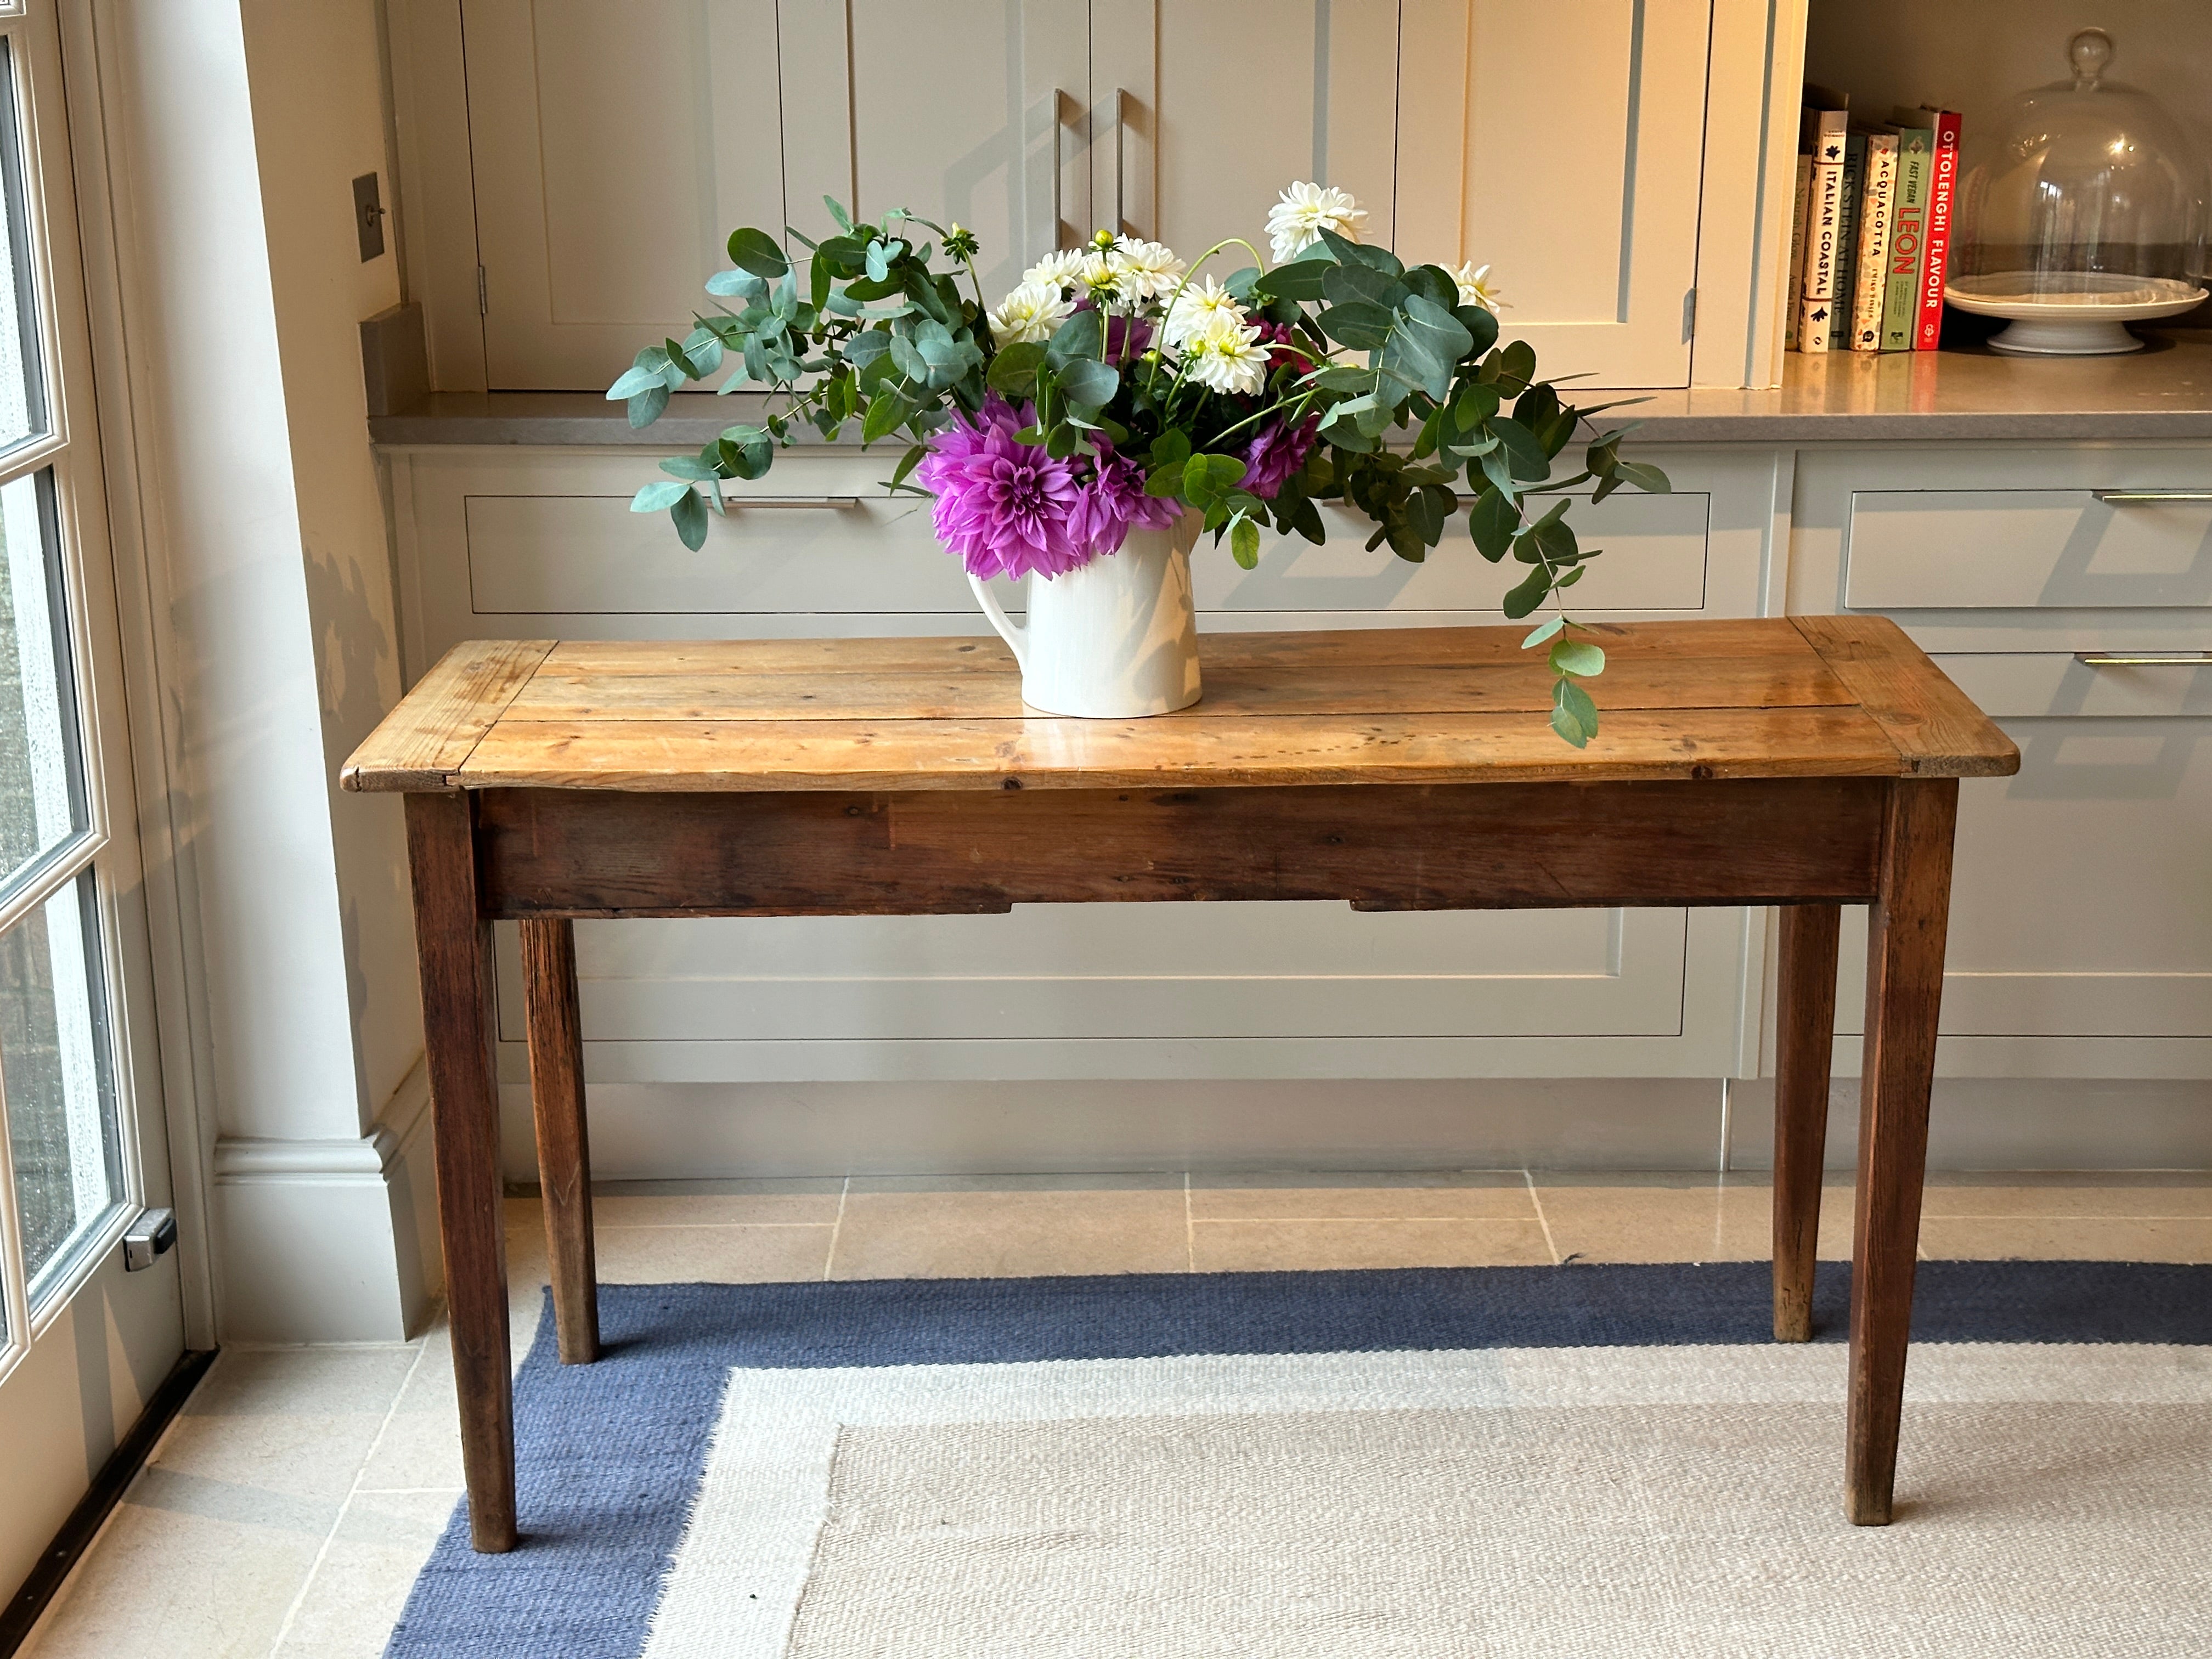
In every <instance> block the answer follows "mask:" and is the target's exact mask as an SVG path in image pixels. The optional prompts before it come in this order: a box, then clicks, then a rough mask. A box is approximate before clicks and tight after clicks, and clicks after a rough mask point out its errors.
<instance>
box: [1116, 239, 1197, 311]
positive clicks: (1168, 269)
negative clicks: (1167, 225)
mask: <svg viewBox="0 0 2212 1659" xmlns="http://www.w3.org/2000/svg"><path fill="white" fill-rule="evenodd" d="M1106 259H1107V263H1108V264H1112V265H1115V266H1116V267H1118V268H1119V270H1121V297H1122V298H1123V299H1125V300H1127V301H1128V302H1129V303H1130V304H1132V305H1139V304H1141V303H1143V302H1144V301H1146V300H1156V299H1158V298H1159V297H1160V296H1161V295H1164V294H1172V293H1174V292H1175V287H1176V283H1179V282H1181V281H1182V274H1183V272H1184V271H1185V270H1188V266H1186V265H1185V264H1183V262H1182V260H1180V259H1178V258H1176V256H1175V250H1174V249H1173V248H1170V247H1165V246H1162V245H1161V244H1160V243H1158V242H1142V241H1138V240H1133V239H1131V238H1124V239H1122V240H1119V241H1117V242H1115V244H1114V246H1112V247H1111V248H1109V249H1108V250H1107V253H1106Z"/></svg>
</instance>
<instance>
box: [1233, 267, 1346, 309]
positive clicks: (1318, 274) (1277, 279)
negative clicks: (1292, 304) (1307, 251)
mask: <svg viewBox="0 0 2212 1659" xmlns="http://www.w3.org/2000/svg"><path fill="white" fill-rule="evenodd" d="M1335 264H1336V262H1335V261H1334V260H1333V259H1315V258H1296V259H1292V260H1290V261H1288V262H1287V263H1285V264H1279V265H1277V266H1276V267H1275V268H1274V269H1273V270H1271V271H1268V272H1267V273H1266V274H1265V275H1264V276H1261V277H1259V278H1258V279H1257V280H1256V281H1255V282H1254V283H1253V284H1252V291H1253V293H1255V294H1256V295H1261V297H1263V298H1266V299H1270V300H1296V301H1314V300H1318V299H1320V298H1321V295H1322V281H1323V280H1324V279H1325V278H1326V277H1327V276H1328V273H1329V272H1330V271H1331V270H1334V269H1335Z"/></svg>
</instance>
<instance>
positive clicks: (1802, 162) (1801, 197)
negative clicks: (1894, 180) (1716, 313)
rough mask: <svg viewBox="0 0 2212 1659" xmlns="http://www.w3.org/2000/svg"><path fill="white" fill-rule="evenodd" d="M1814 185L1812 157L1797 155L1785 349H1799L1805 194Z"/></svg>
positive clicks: (1783, 318)
mask: <svg viewBox="0 0 2212 1659" xmlns="http://www.w3.org/2000/svg"><path fill="white" fill-rule="evenodd" d="M1812 185H1813V158H1812V157H1811V156H1810V155H1800V156H1799V157H1798V158H1797V207H1796V212H1795V213H1793V214H1792V215H1791V216H1790V303H1789V305H1788V306H1787V307H1785V308H1784V311H1783V313H1782V349H1784V351H1795V350H1796V349H1797V306H1798V302H1799V301H1802V300H1803V299H1804V297H1805V198H1806V197H1807V196H1808V194H1809V193H1810V192H1811V190H1812Z"/></svg>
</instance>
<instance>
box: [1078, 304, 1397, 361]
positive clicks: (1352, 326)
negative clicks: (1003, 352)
mask: <svg viewBox="0 0 2212 1659" xmlns="http://www.w3.org/2000/svg"><path fill="white" fill-rule="evenodd" d="M1077 314H1078V315H1081V314H1082V313H1077ZM1316 321H1317V322H1319V323H1320V325H1321V326H1322V332H1324V333H1325V334H1327V335H1328V337H1329V338H1330V339H1332V340H1334V341H1335V342H1336V343H1338V344H1339V345H1346V346H1350V347H1351V348H1352V349H1353V350H1355V351H1379V350H1381V349H1383V345H1384V343H1386V342H1388V341H1389V337H1390V331H1391V330H1392V329H1393V328H1395V327H1396V326H1397V322H1398V319H1397V314H1396V313H1395V312H1392V311H1390V310H1389V309H1388V308H1386V307H1383V306H1378V305H1376V304H1374V303H1373V302H1372V301H1365V300H1357V301H1353V302H1352V304H1350V305H1342V306H1333V307H1330V308H1329V309H1328V310H1327V311H1324V312H1322V314H1321V315H1320V317H1318V318H1317V319H1316Z"/></svg>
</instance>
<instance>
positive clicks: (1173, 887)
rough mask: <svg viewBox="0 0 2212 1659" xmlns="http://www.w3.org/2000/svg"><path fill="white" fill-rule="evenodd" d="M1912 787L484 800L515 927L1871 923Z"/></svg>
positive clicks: (1643, 785)
mask: <svg viewBox="0 0 2212 1659" xmlns="http://www.w3.org/2000/svg"><path fill="white" fill-rule="evenodd" d="M1889 787H1890V786H1889V784H1888V782H1887V781H1885V780H1881V779H1857V778H1808V779H1798V778H1777V779H1766V780H1761V781H1747V782H1741V783H1729V782H1715V783H1711V784H1699V785H1696V786H1694V787H1683V786H1681V785H1680V784H1673V783H1663V782H1661V783H1655V782H1648V781H1642V782H1629V783H1599V784H1583V783H1531V784H1443V785H1436V786H1431V787H1419V788H1404V789H1370V788H1362V787H1308V788H1296V789H1198V790H1173V791H1136V790H1130V791H1108V790H1060V789H1056V790H1039V791H1034V792H1030V791H1024V792H1019V793H973V792H970V793H959V792H955V791H950V790H921V791H915V792H913V793H906V794H890V795H852V794H837V793H802V794H751V793H722V794H708V793H691V794H641V793H623V792H615V791H607V792H599V791H589V790H565V789H496V790H489V791H487V792H485V793H483V795H482V796H481V797H479V798H478V799H479V801H480V806H479V813H478V818H477V848H478V856H479V858H480V860H481V861H482V865H483V872H484V884H485V887H486V889H487V890H488V891H489V892H490V893H491V894H493V895H495V897H494V899H493V905H494V908H495V913H496V914H498V915H503V916H533V915H597V916H613V915H962V914H989V913H994V912H1002V911H1005V910H1007V909H1010V908H1012V907H1013V906H1014V905H1017V904H1036V903H1084V902H1109V903H1124V902H1158V901H1166V902H1204V901H1212V900H1231V899H1321V900H1331V899H1333V900H1337V901H1341V902H1350V903H1352V905H1353V906H1355V907H1356V908H1362V909H1374V910H1392V909H1458V908H1524V907H1542V906H1555V905H1602V904H1619V903H1646V904H1757V903H1765V902H1799V901H1805V900H1826V901H1833V902H1843V903H1851V902H1859V903H1863V902H1866V901H1867V900H1868V899H1869V898H1870V897H1872V896H1873V894H1874V884H1875V860H1876V858H1877V856H1878V854H1879V853H1880V850H1881V823H1882V810H1883V803H1884V801H1885V800H1886V799H1887V792H1888V789H1889Z"/></svg>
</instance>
